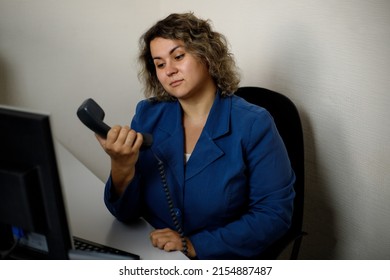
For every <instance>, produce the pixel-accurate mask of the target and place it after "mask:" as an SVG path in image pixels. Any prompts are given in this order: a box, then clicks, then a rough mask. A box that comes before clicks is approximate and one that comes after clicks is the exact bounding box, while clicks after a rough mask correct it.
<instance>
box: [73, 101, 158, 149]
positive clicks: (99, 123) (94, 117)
mask: <svg viewBox="0 0 390 280" xmlns="http://www.w3.org/2000/svg"><path fill="white" fill-rule="evenodd" d="M77 116H78V117H79V119H80V121H81V122H82V123H83V124H85V125H86V126H87V127H88V128H89V129H91V130H92V131H94V132H95V133H96V134H98V135H100V136H102V137H104V138H106V136H107V133H108V131H109V130H110V129H111V127H109V126H108V125H107V124H106V123H104V122H103V119H104V116H105V114H104V111H103V109H102V108H101V107H100V106H99V104H97V103H96V102H95V100H93V99H92V98H88V99H87V100H85V101H84V102H83V103H82V104H81V105H80V107H79V108H78V110H77ZM142 136H143V138H144V141H143V143H142V146H141V149H145V148H149V147H150V146H152V144H153V137H152V135H151V134H148V133H142Z"/></svg>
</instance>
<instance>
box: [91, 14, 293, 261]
mask: <svg viewBox="0 0 390 280" xmlns="http://www.w3.org/2000/svg"><path fill="white" fill-rule="evenodd" d="M140 49H141V53H140V57H139V59H140V62H141V64H142V69H141V71H140V75H139V76H140V78H141V79H142V81H143V83H144V85H145V95H146V97H147V98H148V99H147V100H144V101H141V102H140V103H139V104H138V105H137V108H136V114H135V116H134V118H133V120H132V122H131V128H129V127H127V126H124V127H121V126H114V127H113V128H112V129H111V130H110V131H109V133H108V135H107V139H106V140H104V139H102V138H100V137H98V140H99V142H100V144H101V145H102V147H103V148H104V150H105V151H106V152H107V153H108V154H109V156H110V157H111V175H110V177H109V179H108V181H107V184H106V191H105V202H106V205H107V207H108V209H109V211H110V212H111V213H112V214H113V215H114V216H115V217H117V218H118V219H119V220H121V221H124V222H129V221H132V220H135V219H138V218H139V217H141V216H142V217H144V218H145V219H146V220H147V221H148V222H149V223H150V224H151V225H152V226H154V227H155V228H156V230H155V231H153V232H152V233H151V235H150V238H151V242H152V244H153V245H154V246H156V247H158V248H160V249H163V250H166V251H174V250H181V251H183V252H184V253H185V254H187V255H188V256H189V257H190V258H198V259H250V258H255V257H256V256H257V255H259V254H260V253H261V252H262V251H263V250H264V249H265V248H266V247H267V246H269V245H270V244H271V243H272V242H273V241H275V240H276V239H277V238H278V237H280V236H281V235H282V234H283V233H284V232H285V231H286V230H287V229H288V227H289V225H290V222H291V215H292V207H293V199H294V190H293V184H294V181H295V176H294V173H293V171H292V169H291V166H290V162H289V159H288V156H287V152H286V150H285V147H284V145H283V142H282V140H281V138H280V136H279V134H278V132H277V130H276V127H275V125H274V123H273V120H272V118H271V116H270V115H269V113H268V112H267V111H265V110H264V109H263V108H260V107H257V106H254V105H252V104H249V103H247V102H245V101H244V100H243V99H241V98H239V97H237V96H235V95H233V94H232V93H233V92H234V91H235V90H236V89H237V87H238V84H239V78H238V75H237V72H236V68H235V63H234V59H233V57H232V55H231V54H230V53H229V51H228V48H227V43H226V40H225V38H224V36H223V35H221V34H219V33H217V32H214V31H213V30H212V29H211V27H210V24H209V23H208V22H207V21H204V20H201V19H198V18H197V17H195V16H194V15H193V14H191V13H187V14H172V15H170V16H168V17H167V18H165V19H163V20H161V21H159V22H157V23H156V24H155V25H154V26H152V27H151V28H150V29H149V30H148V31H147V32H146V33H145V34H144V35H143V36H142V37H141V39H140ZM139 132H146V133H150V134H152V135H153V138H154V144H153V145H152V147H151V148H149V149H143V150H140V147H141V144H142V141H143V138H142V135H141V134H140V133H139Z"/></svg>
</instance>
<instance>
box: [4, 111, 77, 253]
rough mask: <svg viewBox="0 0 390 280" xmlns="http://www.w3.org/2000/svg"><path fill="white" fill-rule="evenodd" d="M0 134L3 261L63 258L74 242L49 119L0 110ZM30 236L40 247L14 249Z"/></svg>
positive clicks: (38, 115) (20, 112) (32, 114)
mask: <svg viewBox="0 0 390 280" xmlns="http://www.w3.org/2000/svg"><path fill="white" fill-rule="evenodd" d="M0 131H1V137H0V236H1V238H0V252H2V257H5V255H6V253H5V252H8V253H10V254H13V256H14V258H27V259H28V258H37V256H38V258H43V259H67V258H68V251H69V250H70V249H71V246H72V241H71V235H70V231H69V228H68V223H67V216H66V211H65V207H64V200H63V194H62V191H61V183H60V178H59V174H58V169H57V162H56V157H55V150H54V143H53V139H52V133H51V128H50V120H49V116H48V115H46V114H43V113H33V112H29V111H25V110H19V109H15V108H10V107H4V106H0ZM29 235H30V236H31V235H36V236H37V237H39V238H35V239H34V240H35V241H34V242H37V241H36V240H40V241H39V242H38V243H41V244H35V245H34V244H28V240H27V241H26V240H24V242H25V243H26V242H27V246H26V244H24V245H25V246H21V245H19V244H18V243H19V241H20V239H23V238H25V237H26V236H29ZM22 243H23V242H21V244H22ZM16 245H18V246H16ZM16 247H17V248H16ZM11 249H14V250H11ZM30 254H31V255H30Z"/></svg>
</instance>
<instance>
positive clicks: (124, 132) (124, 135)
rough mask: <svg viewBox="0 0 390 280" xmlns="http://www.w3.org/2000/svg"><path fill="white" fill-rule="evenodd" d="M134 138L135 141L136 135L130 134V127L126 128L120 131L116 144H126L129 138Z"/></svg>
mask: <svg viewBox="0 0 390 280" xmlns="http://www.w3.org/2000/svg"><path fill="white" fill-rule="evenodd" d="M129 136H130V138H132V139H133V141H134V139H135V138H134V133H130V128H129V127H128V126H124V127H122V128H121V129H120V131H119V133H118V138H117V139H116V141H115V142H116V143H118V144H124V143H125V142H126V141H127V138H129Z"/></svg>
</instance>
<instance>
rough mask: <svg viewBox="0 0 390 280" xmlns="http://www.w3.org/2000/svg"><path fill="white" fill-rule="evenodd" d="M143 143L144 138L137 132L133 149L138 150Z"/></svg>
mask: <svg viewBox="0 0 390 280" xmlns="http://www.w3.org/2000/svg"><path fill="white" fill-rule="evenodd" d="M143 142H144V137H143V136H142V134H141V133H139V132H137V134H136V138H135V141H134V144H133V147H134V148H136V149H140V148H141V146H142V143H143Z"/></svg>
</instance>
